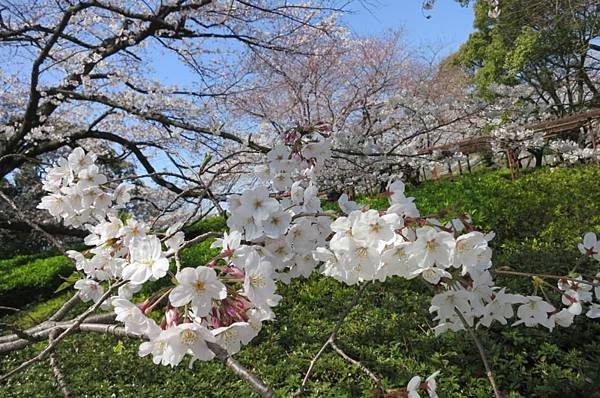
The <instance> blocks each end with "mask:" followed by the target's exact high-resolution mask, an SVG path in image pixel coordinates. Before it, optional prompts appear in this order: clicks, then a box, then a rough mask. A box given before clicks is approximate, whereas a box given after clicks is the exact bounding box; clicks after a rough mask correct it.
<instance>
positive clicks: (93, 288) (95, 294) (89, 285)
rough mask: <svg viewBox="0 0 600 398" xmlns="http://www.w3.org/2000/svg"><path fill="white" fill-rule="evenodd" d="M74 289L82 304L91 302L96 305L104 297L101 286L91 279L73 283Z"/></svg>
mask: <svg viewBox="0 0 600 398" xmlns="http://www.w3.org/2000/svg"><path fill="white" fill-rule="evenodd" d="M74 287H75V289H76V290H79V297H80V298H81V301H83V302H86V301H90V300H92V301H93V302H94V303H97V302H98V301H99V300H100V298H101V297H102V296H103V295H104V289H103V288H102V286H100V284H99V283H98V282H96V281H95V280H93V279H79V280H78V281H77V282H75V286H74Z"/></svg>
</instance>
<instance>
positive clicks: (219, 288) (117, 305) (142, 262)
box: [39, 130, 331, 366]
mask: <svg viewBox="0 0 600 398" xmlns="http://www.w3.org/2000/svg"><path fill="white" fill-rule="evenodd" d="M282 140H283V142H284V143H285V144H287V145H279V146H275V147H274V148H273V149H272V150H271V151H270V152H269V153H268V154H267V158H268V159H269V164H268V166H267V167H262V168H259V169H257V170H256V174H257V176H259V177H260V178H261V182H260V183H259V184H257V185H256V186H255V187H254V188H252V189H248V190H246V191H245V192H244V193H243V194H242V195H235V196H231V197H230V198H229V200H228V205H229V211H230V213H231V216H230V217H229V219H228V221H227V223H228V225H229V227H230V231H229V232H225V233H224V235H223V237H222V238H219V239H217V240H215V241H214V242H213V243H212V247H213V248H218V249H220V250H219V251H220V253H219V254H218V255H217V256H216V257H215V258H213V259H212V260H211V261H210V262H209V263H207V264H198V265H197V266H196V267H186V268H180V265H179V264H173V263H172V262H171V261H170V258H172V257H177V255H178V252H179V251H180V250H181V249H182V248H183V247H184V246H185V244H186V242H185V236H184V233H183V232H182V231H180V229H181V224H176V225H174V226H172V227H171V228H169V229H168V230H166V231H164V232H161V233H152V232H151V231H150V228H149V226H148V224H146V223H145V222H144V221H142V220H138V219H136V218H135V217H134V215H132V214H130V213H128V212H127V203H128V201H129V200H130V195H129V191H130V189H131V186H129V185H126V184H120V185H118V186H116V188H114V189H113V188H112V186H113V185H114V184H113V183H112V182H111V181H108V179H107V177H106V176H105V175H103V174H102V173H100V171H99V168H98V166H97V165H96V163H95V160H96V158H95V156H94V155H93V154H86V153H85V152H84V151H83V150H82V149H81V148H77V149H75V150H74V151H73V152H72V153H71V154H70V155H69V156H68V157H67V158H61V159H59V160H58V162H57V165H56V166H55V167H53V168H51V169H50V170H48V172H47V175H46V177H45V180H44V188H45V189H46V191H48V195H47V196H45V197H44V198H43V200H42V202H41V204H40V205H39V208H41V209H46V210H48V211H49V212H50V214H52V215H53V216H54V217H56V218H58V219H60V220H62V221H63V222H64V223H65V224H66V225H75V226H83V227H84V228H86V229H87V230H88V231H89V235H88V236H86V237H85V240H84V242H85V243H86V245H88V246H90V249H89V250H86V251H84V252H78V251H74V250H71V251H69V252H68V254H69V256H70V257H71V258H72V259H73V260H74V262H75V264H76V267H77V270H79V271H81V272H82V274H83V275H84V276H85V278H83V279H81V280H78V281H77V282H76V283H75V288H76V289H77V290H78V291H79V295H80V297H81V299H82V300H84V301H90V300H91V301H94V302H96V303H98V302H101V304H102V306H103V307H104V308H112V309H113V310H114V312H115V314H116V320H117V321H119V322H122V323H123V324H124V327H125V329H126V331H128V332H130V333H133V334H137V335H141V336H145V337H146V338H147V339H148V340H149V341H147V342H144V343H142V344H141V345H140V349H139V353H140V355H142V356H145V355H152V358H153V361H154V362H155V363H157V364H158V363H161V364H163V365H171V366H175V365H177V364H179V363H180V362H181V361H182V359H183V358H184V357H185V355H187V354H189V355H191V356H192V358H193V359H199V360H210V359H212V358H213V357H214V356H215V353H214V350H211V348H210V345H211V344H216V345H219V346H221V347H222V348H223V349H225V350H227V352H228V353H229V354H234V353H236V352H238V351H239V350H240V348H241V345H242V344H248V343H249V342H250V341H251V340H252V338H254V337H255V336H256V335H257V334H258V332H259V330H260V328H261V324H262V322H263V321H266V320H270V319H273V317H274V313H273V311H272V307H273V306H276V305H277V303H278V302H279V300H280V299H281V296H279V295H278V294H276V280H282V281H284V282H288V281H289V280H291V278H293V277H297V276H308V275H310V273H312V271H313V270H314V268H315V267H316V266H317V261H316V260H315V259H314V258H313V255H312V252H313V251H314V250H315V249H316V248H317V247H319V246H323V245H325V244H326V239H327V237H328V236H329V235H330V231H331V230H330V228H329V217H328V215H327V213H324V212H323V211H322V208H321V202H320V199H319V198H318V190H317V188H316V185H315V184H316V176H317V174H318V169H319V167H321V165H322V164H323V160H324V159H325V158H326V157H328V156H329V148H328V145H327V143H326V142H325V140H324V137H323V136H322V135H320V134H319V133H318V132H316V131H314V132H313V131H302V130H292V131H289V132H287V133H286V134H285V135H284V136H283V137H282ZM167 275H171V276H172V277H173V278H172V279H173V281H174V286H172V287H170V288H168V289H167V290H163V291H160V292H159V293H160V295H159V296H151V297H150V298H148V299H147V300H145V301H144V302H142V303H138V304H134V301H136V299H135V298H134V296H135V295H136V293H137V292H139V291H140V290H141V288H142V286H143V285H144V284H145V283H147V282H149V281H156V280H158V279H161V278H164V277H166V276H167ZM116 287H118V291H117V294H112V293H113V290H114V289H115V288H116Z"/></svg>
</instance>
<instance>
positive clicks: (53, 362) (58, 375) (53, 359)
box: [49, 331, 71, 398]
mask: <svg viewBox="0 0 600 398" xmlns="http://www.w3.org/2000/svg"><path fill="white" fill-rule="evenodd" d="M57 332H58V331H57ZM57 332H54V333H50V338H49V343H50V344H51V343H52V340H53V339H54V337H55V336H56V333H57ZM49 360H50V361H49V362H50V368H51V369H52V373H53V374H54V378H55V379H56V384H58V388H60V392H62V395H63V397H64V398H70V397H71V391H69V386H68V385H67V380H66V379H65V376H64V375H63V373H62V371H61V370H60V367H59V366H58V358H57V356H56V352H51V353H50V354H49Z"/></svg>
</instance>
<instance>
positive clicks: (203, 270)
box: [169, 266, 227, 317]
mask: <svg viewBox="0 0 600 398" xmlns="http://www.w3.org/2000/svg"><path fill="white" fill-rule="evenodd" d="M175 279H177V282H178V283H179V284H178V285H177V286H176V287H175V288H174V289H173V290H172V291H171V293H169V301H170V302H171V305H173V306H174V307H181V306H183V305H185V304H188V303H189V302H191V303H192V304H191V307H192V310H193V311H194V312H195V314H196V316H198V317H203V316H206V315H208V314H209V313H210V310H211V308H212V300H223V299H224V298H226V297H227V288H226V287H225V285H224V284H223V283H222V282H221V281H219V279H218V278H217V273H216V272H215V270H214V269H212V268H209V267H204V266H199V267H197V268H184V269H182V270H181V271H179V272H178V273H177V275H175Z"/></svg>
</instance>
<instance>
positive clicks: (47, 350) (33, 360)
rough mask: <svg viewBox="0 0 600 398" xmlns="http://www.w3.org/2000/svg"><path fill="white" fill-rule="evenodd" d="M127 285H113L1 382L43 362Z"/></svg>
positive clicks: (0, 378) (0, 379)
mask: <svg viewBox="0 0 600 398" xmlns="http://www.w3.org/2000/svg"><path fill="white" fill-rule="evenodd" d="M123 284H125V281H123V282H121V283H117V284H115V285H113V286H112V287H110V288H109V289H108V290H107V291H106V293H104V295H103V296H102V297H101V298H100V300H98V301H97V302H96V303H95V304H94V305H92V306H91V307H90V308H88V309H87V310H86V311H84V312H83V313H82V314H81V315H79V316H78V317H77V318H76V319H75V321H74V322H73V324H72V325H71V326H70V327H69V328H67V329H66V330H65V331H63V332H62V333H61V334H60V335H58V336H57V337H56V338H55V339H54V340H52V343H50V344H48V346H47V347H46V348H45V349H44V350H42V351H41V352H40V353H39V354H38V355H36V356H35V357H33V358H31V359H29V360H27V361H25V362H23V363H21V364H20V365H19V366H17V367H16V368H14V369H12V370H10V371H9V372H7V373H5V374H3V375H2V376H0V382H5V381H6V380H7V379H8V378H9V377H11V376H13V375H15V374H17V373H19V372H21V371H23V370H25V369H27V368H28V367H30V366H31V365H33V364H35V363H37V362H39V361H41V360H42V359H44V358H46V356H47V355H48V354H50V353H51V352H52V351H54V348H55V347H56V345H57V344H58V343H59V342H60V341H62V340H63V339H64V338H65V337H67V336H68V335H69V334H71V333H72V332H73V330H75V329H76V328H77V327H78V326H79V325H81V323H83V321H84V320H85V318H87V317H88V316H89V315H91V314H92V312H94V311H96V309H98V308H99V307H100V305H102V303H103V302H104V301H105V300H106V299H107V298H108V297H109V296H110V295H111V293H112V290H113V289H114V288H116V287H119V286H121V285H123Z"/></svg>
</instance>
